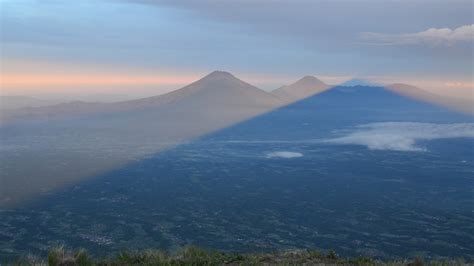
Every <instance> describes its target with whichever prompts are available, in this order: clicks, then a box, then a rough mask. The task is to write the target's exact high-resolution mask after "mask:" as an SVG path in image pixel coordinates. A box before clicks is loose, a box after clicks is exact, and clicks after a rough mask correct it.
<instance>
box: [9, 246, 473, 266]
mask: <svg viewBox="0 0 474 266" xmlns="http://www.w3.org/2000/svg"><path fill="white" fill-rule="evenodd" d="M0 265H1V264H0ZM16 265H52V266H53V265H54V266H55V265H67V266H69V265H70V266H73V265H81V266H88V265H177V266H178V265H410V266H418V265H420V266H421V265H473V264H470V263H465V262H464V261H462V260H447V261H440V260H437V261H424V260H423V259H420V258H416V259H413V260H406V261H381V260H374V259H371V258H368V257H356V258H340V257H338V256H337V254H336V253H335V252H334V251H330V252H328V253H321V252H319V251H305V250H295V251H285V252H275V253H262V254H257V253H255V254H240V253H224V252H217V251H206V250H203V249H200V248H197V247H187V248H184V249H183V250H182V251H180V252H178V253H177V254H173V255H171V254H168V253H165V252H163V251H160V250H144V251H136V252H130V251H126V252H120V253H118V254H116V255H115V256H113V257H108V258H94V257H92V256H90V255H89V254H88V253H87V251H86V250H84V249H81V250H78V251H76V252H68V251H66V250H65V249H64V248H62V247H57V248H53V249H51V250H50V251H49V254H48V257H47V258H44V259H41V258H35V257H25V258H23V259H21V260H19V261H18V262H17V263H16Z"/></svg>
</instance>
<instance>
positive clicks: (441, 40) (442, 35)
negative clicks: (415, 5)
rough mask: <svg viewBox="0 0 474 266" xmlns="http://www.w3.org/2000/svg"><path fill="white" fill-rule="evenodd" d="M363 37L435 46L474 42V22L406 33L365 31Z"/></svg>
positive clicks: (372, 40) (371, 40)
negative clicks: (454, 26) (453, 26)
mask: <svg viewBox="0 0 474 266" xmlns="http://www.w3.org/2000/svg"><path fill="white" fill-rule="evenodd" d="M361 38H362V39H363V40H364V41H367V42H369V43H372V44H379V45H416V44H429V45H434V46H451V45H454V44H456V43H460V42H470V43H472V42H474V24H471V25H464V26H461V27H458V28H455V29H450V28H440V29H437V28H430V29H428V30H425V31H421V32H416V33H406V34H383V33H375V32H364V33H362V34H361Z"/></svg>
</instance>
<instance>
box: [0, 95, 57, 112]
mask: <svg viewBox="0 0 474 266" xmlns="http://www.w3.org/2000/svg"><path fill="white" fill-rule="evenodd" d="M61 102H62V101H61V100H43V99H38V98H35V97H30V96H22V95H4V96H0V110H5V109H18V108H27V107H42V106H48V105H54V104H58V103H61Z"/></svg>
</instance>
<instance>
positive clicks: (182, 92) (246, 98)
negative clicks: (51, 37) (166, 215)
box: [0, 71, 283, 123]
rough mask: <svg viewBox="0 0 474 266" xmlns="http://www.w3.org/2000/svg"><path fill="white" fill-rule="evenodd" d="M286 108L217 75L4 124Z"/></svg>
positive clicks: (27, 112) (11, 116)
mask: <svg viewBox="0 0 474 266" xmlns="http://www.w3.org/2000/svg"><path fill="white" fill-rule="evenodd" d="M281 104H283V102H282V101H281V100H280V99H279V98H278V97H276V96H274V95H272V94H270V93H267V92H265V91H263V90H260V89H258V88H257V87H254V86H252V85H250V84H248V83H246V82H243V81H241V80H239V79H237V78H236V77H235V76H233V75H232V74H230V73H228V72H223V71H214V72H212V73H210V74H209V75H207V76H205V77H203V78H202V79H200V80H198V81H196V82H194V83H192V84H190V85H188V86H185V87H183V88H181V89H178V90H175V91H172V92H169V93H166V94H163V95H158V96H153V97H148V98H142V99H137V100H130V101H124V102H116V103H88V102H80V101H76V102H71V103H63V104H57V105H53V106H47V107H37V108H23V109H18V110H11V111H5V112H2V116H1V120H0V122H2V123H8V122H14V121H24V120H33V121H38V120H51V119H57V118H73V117H81V116H91V115H97V114H107V113H108V114H113V113H123V112H131V111H132V112H133V111H138V110H142V109H156V108H164V106H167V108H171V109H174V110H178V109H182V110H180V111H183V112H184V111H194V112H195V111H196V110H191V109H192V108H198V109H199V111H200V112H206V111H209V112H212V111H215V112H235V113H236V114H238V113H242V115H243V116H245V115H244V114H255V113H258V112H260V111H264V110H267V109H269V108H273V107H276V106H279V105H281Z"/></svg>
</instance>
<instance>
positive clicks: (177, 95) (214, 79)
mask: <svg viewBox="0 0 474 266" xmlns="http://www.w3.org/2000/svg"><path fill="white" fill-rule="evenodd" d="M171 103H173V104H175V105H176V104H179V105H182V106H202V107H206V108H208V109H209V108H211V109H212V107H218V106H219V107H226V108H257V109H260V108H271V107H275V106H278V105H280V104H281V103H282V102H281V100H280V99H278V98H277V97H275V96H274V95H272V94H270V93H268V92H265V91H263V90H261V89H259V88H257V87H255V86H253V85H250V84H249V83H246V82H244V81H242V80H240V79H238V78H236V77H235V76H234V75H232V74H230V73H228V72H224V71H214V72H212V73H210V74H208V75H207V76H205V77H203V78H201V79H200V80H198V81H196V82H194V83H191V84H190V85H188V86H186V87H183V88H181V89H179V90H176V91H172V92H169V93H167V94H164V95H159V96H154V97H148V98H144V99H138V100H132V101H126V102H121V103H117V104H116V105H115V106H120V107H129V108H131V107H132V108H148V107H156V106H159V105H163V104H171Z"/></svg>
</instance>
